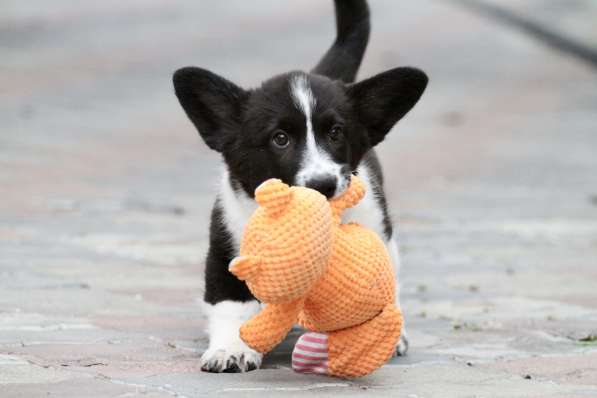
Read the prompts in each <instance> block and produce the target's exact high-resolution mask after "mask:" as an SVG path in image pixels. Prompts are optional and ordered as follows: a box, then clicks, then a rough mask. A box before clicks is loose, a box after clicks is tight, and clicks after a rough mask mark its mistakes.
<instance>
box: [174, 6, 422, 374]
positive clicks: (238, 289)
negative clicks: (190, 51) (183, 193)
mask: <svg viewBox="0 0 597 398" xmlns="http://www.w3.org/2000/svg"><path fill="white" fill-rule="evenodd" d="M335 10H336V25H337V37H336V41H335V42H334V43H333V45H332V47H331V48H330V49H329V50H328V51H327V53H326V54H325V55H324V56H323V58H322V59H321V61H320V62H319V64H318V65H317V66H316V67H315V68H314V69H313V70H312V71H311V72H301V71H295V72H290V73H286V74H283V75H279V76H275V77H273V78H271V79H269V80H266V81H265V82H264V83H263V84H262V85H261V87H259V88H256V89H252V90H245V89H243V88H241V87H239V86H237V85H235V84H234V83H232V82H230V81H228V80H226V79H224V78H223V77H220V76H218V75H216V74H214V73H212V72H210V71H208V70H205V69H201V68H196V67H186V68H182V69H179V70H178V71H176V72H175V73H174V78H173V80H174V88H175V92H176V96H177V97H178V100H179V101H180V104H181V105H182V107H183V109H184V110H185V112H186V114H187V116H188V117H189V119H190V120H191V122H193V124H194V125H195V127H196V128H197V130H198V131H199V134H200V135H201V137H202V138H203V140H204V141H205V143H206V144H207V145H208V146H209V147H210V148H211V149H213V150H215V151H217V152H219V153H221V154H222V156H223V159H224V162H225V165H226V167H225V170H224V172H223V175H222V182H221V187H220V191H219V193H218V194H217V196H216V200H215V204H214V206H213V210H212V213H211V226H210V242H209V244H210V246H209V251H208V253H207V259H206V266H205V296H204V300H205V304H206V305H205V308H206V309H207V310H206V314H207V316H208V318H209V319H208V334H209V348H208V350H207V351H206V352H205V353H204V354H203V356H202V357H201V368H202V369H203V370H204V371H208V372H245V371H249V370H253V369H257V368H258V367H259V366H260V365H261V359H262V358H261V354H259V353H257V352H255V351H253V350H251V349H250V348H249V347H247V346H246V345H245V344H244V343H243V342H242V341H241V340H240V338H239V333H238V330H239V327H240V325H241V324H242V323H243V322H245V321H246V320H248V319H249V318H251V317H252V316H253V315H255V314H256V313H257V312H258V311H259V308H260V305H259V303H258V302H257V301H256V300H255V298H254V297H253V296H252V295H251V292H250V291H249V289H248V288H247V286H246V285H245V284H244V283H243V282H241V281H239V280H238V279H236V278H235V277H234V276H233V275H232V274H231V273H230V272H229V271H228V264H229V263H230V261H231V260H232V259H233V258H234V257H236V256H237V255H238V250H239V242H240V239H241V234H242V231H243V227H244V225H245V223H246V222H247V220H248V218H249V217H250V215H251V213H252V212H253V211H254V210H255V209H256V207H257V206H256V204H255V201H254V199H253V192H254V190H255V188H256V187H257V186H259V184H261V183H262V182H263V181H265V180H267V179H268V178H273V177H275V178H279V179H281V180H282V181H284V182H285V183H287V184H290V185H300V186H306V187H310V188H313V189H316V190H318V191H319V192H321V193H322V194H324V195H325V196H327V197H328V198H331V197H334V196H336V195H339V194H341V193H342V192H343V191H344V190H345V189H346V187H347V186H348V183H349V181H350V175H351V174H352V173H355V174H356V173H358V175H359V176H360V177H361V178H362V180H363V181H364V182H365V184H366V185H367V195H366V197H365V198H364V200H363V201H362V202H361V203H360V204H359V205H358V206H357V207H355V208H354V209H351V210H350V211H348V212H346V214H345V217H346V218H347V219H350V220H354V221H357V222H359V223H361V224H363V225H365V226H367V227H368V228H371V229H373V230H374V231H376V232H378V233H379V234H380V236H382V237H383V238H384V240H385V242H386V245H387V248H388V251H389V253H390V255H391V257H392V260H393V263H394V265H395V266H396V273H397V274H398V267H399V263H400V261H399V257H398V250H397V244H396V238H395V233H394V230H393V227H392V222H391V220H390V217H389V215H388V211H387V207H386V199H385V196H384V190H383V177H382V173H381V168H380V165H379V162H378V160H377V158H376V155H375V151H374V150H373V148H374V147H375V146H376V145H377V144H379V143H380V142H381V141H383V139H384V137H385V136H386V134H387V133H388V132H389V131H390V130H391V129H392V127H393V126H394V124H395V123H396V122H397V121H398V120H400V119H401V118H402V117H403V116H404V115H405V114H406V113H407V112H408V111H409V110H410V109H411V108H412V107H413V106H414V105H415V103H416V102H417V101H418V100H419V98H420V97H421V95H422V94H423V91H424V90H425V87H426V85H427V76H426V75H425V74H424V73H423V72H422V71H420V70H418V69H414V68H406V67H402V68H395V69H391V70H388V71H386V72H383V73H380V74H378V75H376V76H373V77H371V78H368V79H366V80H363V81H361V82H359V83H354V80H355V76H356V74H357V71H358V69H359V66H360V64H361V60H362V57H363V54H364V52H365V48H366V46H367V41H368V39H369V30H370V25H369V8H368V5H367V2H366V1H365V0H336V1H335ZM407 349H408V340H407V339H406V334H405V333H403V337H402V338H401V341H400V344H399V346H398V347H397V354H398V355H404V354H405V353H406V350H407Z"/></svg>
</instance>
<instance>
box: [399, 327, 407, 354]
mask: <svg viewBox="0 0 597 398" xmlns="http://www.w3.org/2000/svg"><path fill="white" fill-rule="evenodd" d="M407 351H408V337H407V336H406V333H402V334H401V335H400V341H399V342H398V345H397V346H396V356H397V357H403V356H405V355H406V352H407Z"/></svg>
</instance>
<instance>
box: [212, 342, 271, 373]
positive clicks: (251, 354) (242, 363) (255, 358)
mask: <svg viewBox="0 0 597 398" xmlns="http://www.w3.org/2000/svg"><path fill="white" fill-rule="evenodd" d="M261 358H262V355H261V354H260V353H258V352H257V351H253V350H252V349H250V348H248V347H246V348H245V349H244V350H243V349H242V348H240V349H236V350H227V349H224V348H220V349H218V348H216V349H213V348H210V349H208V350H207V351H205V352H204V353H203V355H202V356H201V370H202V371H204V372H211V373H241V372H248V371H250V370H255V369H257V368H259V366H261Z"/></svg>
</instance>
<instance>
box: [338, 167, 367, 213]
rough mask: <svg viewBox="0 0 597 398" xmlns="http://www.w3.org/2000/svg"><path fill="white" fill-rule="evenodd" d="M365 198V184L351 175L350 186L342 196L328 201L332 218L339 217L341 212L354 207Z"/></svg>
mask: <svg viewBox="0 0 597 398" xmlns="http://www.w3.org/2000/svg"><path fill="white" fill-rule="evenodd" d="M364 196H365V184H363V181H362V180H361V179H360V178H359V177H357V176H355V175H353V176H351V179H350V185H349V186H348V188H347V189H346V191H344V193H343V194H342V195H340V196H339V197H337V198H335V199H333V200H331V201H330V205H331V206H332V210H333V212H334V216H337V217H339V216H340V215H341V214H342V212H343V211H344V210H346V209H348V208H350V207H353V206H356V204H357V203H359V202H360V201H361V199H363V197H364Z"/></svg>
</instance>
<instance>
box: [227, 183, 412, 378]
mask: <svg viewBox="0 0 597 398" xmlns="http://www.w3.org/2000/svg"><path fill="white" fill-rule="evenodd" d="M364 195H365V188H364V186H363V183H362V181H361V180H360V179H359V178H358V177H352V180H351V184H350V186H349V188H348V189H347V190H346V191H345V192H344V194H342V195H341V196H340V197H338V198H334V199H332V200H330V201H328V200H326V198H325V197H324V196H323V195H321V194H320V193H319V192H317V191H314V190H312V189H309V188H302V187H289V186H288V185H286V184H284V183H282V182H281V181H280V180H276V179H271V180H268V181H266V182H264V183H263V184H261V185H260V186H259V187H258V188H257V190H256V191H255V199H256V200H257V202H258V203H259V205H260V207H259V208H258V209H257V210H256V211H255V213H254V214H253V216H252V217H251V219H250V220H249V223H248V225H247V226H246V228H245V231H244V235H243V239H242V242H241V247H240V257H237V258H235V259H234V260H233V261H232V262H231V263H230V271H231V272H232V273H233V274H234V275H236V276H237V277H238V278H239V279H241V280H244V281H246V282H247V285H248V286H249V289H250V290H251V292H252V293H253V294H254V295H255V297H257V298H258V299H259V300H260V301H262V302H263V303H265V304H266V305H265V307H264V308H263V310H262V311H261V312H260V313H259V314H257V315H256V316H254V317H253V318H252V319H250V320H249V321H247V322H246V323H245V324H244V325H243V326H242V327H241V329H240V336H241V338H242V340H243V341H244V342H245V343H246V344H247V345H248V346H250V347H251V348H253V349H254V350H256V351H259V352H261V353H267V352H269V351H270V350H272V349H273V348H274V347H275V346H276V345H277V344H278V343H280V342H281V341H282V340H283V339H284V337H286V335H287V334H288V332H289V331H290V329H291V328H292V326H293V325H294V324H296V323H298V324H300V325H301V326H303V327H304V328H306V329H309V330H310V331H312V332H311V333H305V334H304V335H303V336H301V337H300V338H299V341H298V342H297V344H296V345H295V348H294V352H293V355H292V361H293V368H294V369H295V370H296V371H299V372H303V373H320V374H327V375H331V376H338V377H359V376H364V375H367V374H369V373H371V372H373V371H374V370H376V369H378V368H379V367H381V366H382V365H383V364H384V363H385V362H386V361H387V360H388V359H389V358H390V357H391V356H392V353H393V352H394V350H395V347H396V344H397V343H398V339H399V338H400V331H401V329H402V315H401V313H400V310H399V309H398V308H397V307H396V305H395V304H394V296H395V281H394V272H393V267H392V264H391V263H390V259H389V256H388V253H387V251H386V248H385V245H384V244H383V242H382V241H381V239H380V238H379V237H378V236H377V235H376V234H375V233H374V232H373V231H370V230H368V229H366V228H364V227H362V226H360V225H358V224H355V223H347V224H343V223H342V221H341V215H342V212H343V211H344V210H345V209H347V208H350V207H352V206H354V205H356V204H357V203H358V202H359V201H360V200H361V199H362V197H363V196H364Z"/></svg>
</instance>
